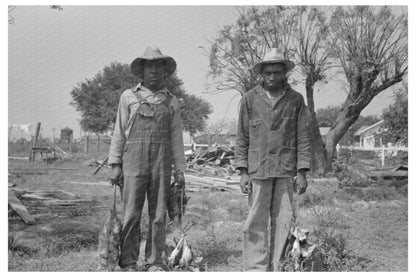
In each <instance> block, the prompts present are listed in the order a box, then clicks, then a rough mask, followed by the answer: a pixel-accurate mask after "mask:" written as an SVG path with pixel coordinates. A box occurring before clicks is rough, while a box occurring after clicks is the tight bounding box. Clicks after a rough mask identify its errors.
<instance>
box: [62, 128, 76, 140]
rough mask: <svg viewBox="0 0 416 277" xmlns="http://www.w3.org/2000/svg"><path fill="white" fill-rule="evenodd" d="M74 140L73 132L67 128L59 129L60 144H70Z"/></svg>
mask: <svg viewBox="0 0 416 277" xmlns="http://www.w3.org/2000/svg"><path fill="white" fill-rule="evenodd" d="M73 138H74V131H73V130H72V129H71V128H69V127H65V128H63V129H61V142H66V143H70V142H71V141H72V140H73Z"/></svg>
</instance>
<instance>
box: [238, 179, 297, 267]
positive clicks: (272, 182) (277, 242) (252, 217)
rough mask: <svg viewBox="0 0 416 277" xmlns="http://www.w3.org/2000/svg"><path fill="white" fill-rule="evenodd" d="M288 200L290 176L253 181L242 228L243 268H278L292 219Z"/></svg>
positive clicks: (290, 204) (289, 195)
mask: <svg viewBox="0 0 416 277" xmlns="http://www.w3.org/2000/svg"><path fill="white" fill-rule="evenodd" d="M292 199H293V178H272V179H265V180H256V179H254V180H253V187H252V192H251V193H250V195H249V203H248V204H249V213H248V218H247V221H246V224H245V226H244V231H243V269H244V271H279V270H280V258H281V256H282V252H283V250H284V246H285V243H286V239H287V237H288V235H289V232H290V225H291V221H292V219H293V207H292ZM269 226H270V234H269V233H268V228H269ZM269 237H270V243H269Z"/></svg>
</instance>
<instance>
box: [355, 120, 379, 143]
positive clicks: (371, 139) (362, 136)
mask: <svg viewBox="0 0 416 277" xmlns="http://www.w3.org/2000/svg"><path fill="white" fill-rule="evenodd" d="M382 124H383V120H380V121H378V122H376V123H374V124H373V125H371V126H361V127H360V129H358V130H357V131H356V132H355V133H354V141H356V142H357V144H358V146H359V147H380V146H381V145H382V141H381V138H380V139H377V136H376V135H377V133H379V132H380V131H381V130H380V128H381V126H382Z"/></svg>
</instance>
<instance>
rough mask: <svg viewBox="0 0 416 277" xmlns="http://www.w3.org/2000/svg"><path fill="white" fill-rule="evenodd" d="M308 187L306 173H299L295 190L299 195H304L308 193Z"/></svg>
mask: <svg viewBox="0 0 416 277" xmlns="http://www.w3.org/2000/svg"><path fill="white" fill-rule="evenodd" d="M307 187H308V181H307V180H306V172H305V171H299V172H298V174H297V176H296V181H295V190H296V192H297V193H298V194H302V193H304V192H305V191H306V188H307Z"/></svg>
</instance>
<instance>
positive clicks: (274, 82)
mask: <svg viewBox="0 0 416 277" xmlns="http://www.w3.org/2000/svg"><path fill="white" fill-rule="evenodd" d="M261 76H262V77H263V80H264V87H265V88H266V89H267V90H269V91H273V90H276V89H278V88H281V87H283V86H284V85H285V83H286V68H285V66H284V65H283V64H279V63H278V64H265V65H263V69H262V72H261Z"/></svg>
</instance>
